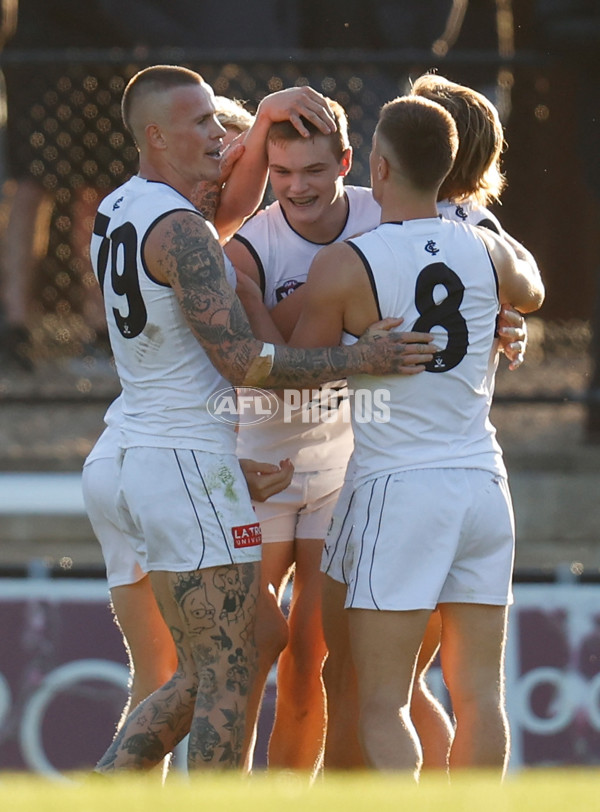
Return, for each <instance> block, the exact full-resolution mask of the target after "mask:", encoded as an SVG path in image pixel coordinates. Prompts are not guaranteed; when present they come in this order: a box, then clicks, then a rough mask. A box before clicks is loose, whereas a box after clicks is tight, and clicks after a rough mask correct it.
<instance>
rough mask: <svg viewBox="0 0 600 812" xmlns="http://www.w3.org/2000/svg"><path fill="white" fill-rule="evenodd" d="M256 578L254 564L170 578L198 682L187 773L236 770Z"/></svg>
mask: <svg viewBox="0 0 600 812" xmlns="http://www.w3.org/2000/svg"><path fill="white" fill-rule="evenodd" d="M259 577H260V565H259V564H242V565H231V566H223V567H213V568H209V569H206V570H202V571H198V572H193V573H174V574H172V575H171V588H172V594H173V596H174V597H175V600H176V602H177V604H178V606H179V610H180V614H181V617H182V618H183V625H184V627H185V629H186V633H187V635H188V641H189V644H190V650H191V653H192V657H193V659H194V663H195V665H196V670H197V673H198V678H199V679H198V693H197V697H196V707H195V712H194V719H193V722H192V725H191V730H190V738H189V746H188V766H189V768H190V769H206V768H216V769H223V768H232V767H234V768H237V767H239V766H241V763H242V749H243V739H244V731H245V719H246V705H247V702H248V693H249V689H250V684H251V681H252V679H253V675H254V670H255V668H256V648H255V643H254V618H255V612H256V600H257V595H258V588H259Z"/></svg>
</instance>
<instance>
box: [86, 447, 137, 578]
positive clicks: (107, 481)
mask: <svg viewBox="0 0 600 812" xmlns="http://www.w3.org/2000/svg"><path fill="white" fill-rule="evenodd" d="M119 469H120V465H119V461H118V457H117V456H113V457H100V458H97V459H94V460H93V461H92V462H89V463H86V464H85V465H84V467H83V472H82V475H81V486H82V490H83V501H84V504H85V509H86V511H87V515H88V517H89V520H90V524H91V525H92V529H93V531H94V534H95V535H96V538H97V539H98V541H99V542H100V547H101V548H102V556H103V557H104V564H105V566H106V578H107V581H108V586H109V588H110V589H112V588H113V587H115V586H127V585H128V584H135V583H136V582H137V581H139V580H141V579H142V578H143V577H144V575H145V574H146V564H145V561H144V554H143V550H142V549H139V550H138V549H137V548H138V547H140V539H139V536H138V534H137V533H136V531H135V528H133V527H127V528H125V527H123V526H122V523H121V515H120V512H119V510H118V509H117V494H118V484H119Z"/></svg>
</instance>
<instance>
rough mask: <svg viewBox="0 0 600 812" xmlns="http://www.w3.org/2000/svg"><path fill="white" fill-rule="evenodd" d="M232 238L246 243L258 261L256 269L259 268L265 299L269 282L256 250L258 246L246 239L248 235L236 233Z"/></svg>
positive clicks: (261, 287) (243, 243)
mask: <svg viewBox="0 0 600 812" xmlns="http://www.w3.org/2000/svg"><path fill="white" fill-rule="evenodd" d="M231 239H232V240H239V242H241V243H242V245H245V246H246V248H247V249H248V251H249V252H250V254H251V255H252V258H253V259H254V261H255V262H256V269H257V270H258V277H259V283H260V290H261V293H262V295H263V299H264V298H265V290H266V287H267V283H266V280H265V269H264V267H263V264H262V262H261V259H260V257H259V255H258V253H257V252H256V248H255V247H254V246H253V245H252V243H251V242H250V241H249V240H247V239H246V237H242V235H241V234H234V235H233V237H232V238H231Z"/></svg>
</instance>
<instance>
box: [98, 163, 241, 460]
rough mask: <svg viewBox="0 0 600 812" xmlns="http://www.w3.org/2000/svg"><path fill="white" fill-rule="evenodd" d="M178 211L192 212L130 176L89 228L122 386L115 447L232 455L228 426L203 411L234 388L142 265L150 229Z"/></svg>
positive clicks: (169, 191) (182, 201) (161, 189)
mask: <svg viewBox="0 0 600 812" xmlns="http://www.w3.org/2000/svg"><path fill="white" fill-rule="evenodd" d="M182 209H187V210H190V211H193V212H195V213H197V211H196V209H195V208H194V206H193V205H192V203H190V201H189V200H187V198H185V197H183V196H182V195H180V194H179V192H177V191H176V190H175V189H173V188H172V187H170V186H167V185H166V184H164V183H157V182H152V181H147V180H144V179H142V178H139V177H133V178H131V179H130V180H129V181H127V183H125V184H123V186H121V187H120V188H118V189H117V190H115V191H114V192H112V193H111V194H109V195H108V196H107V197H105V198H104V200H103V201H102V203H101V204H100V206H99V209H98V215H97V217H96V221H95V224H94V234H93V236H92V242H91V259H92V264H93V268H94V273H95V274H96V276H97V278H98V280H99V282H100V287H101V288H102V290H103V293H104V300H105V307H106V316H107V322H108V329H109V336H110V342H111V347H112V350H113V354H114V357H115V363H116V366H117V371H118V373H119V378H120V380H121V385H122V387H123V393H122V399H121V400H122V409H123V416H122V421H121V438H120V445H121V447H122V448H130V447H133V446H153V447H163V448H194V449H200V450H203V451H210V452H215V453H219V454H223V453H235V432H234V430H233V427H232V426H229V425H228V424H226V423H221V422H219V421H217V420H215V419H214V417H213V416H211V414H210V413H209V411H208V410H207V401H208V400H209V398H210V396H211V395H212V394H213V393H215V392H218V391H221V390H229V392H230V394H231V396H232V397H233V390H232V388H231V385H230V384H229V382H228V381H227V380H225V378H223V376H222V375H221V374H220V373H219V372H218V371H217V370H216V369H215V367H214V366H213V364H212V363H211V361H210V360H209V358H208V356H207V354H206V353H205V351H204V350H203V349H202V346H201V345H200V343H199V342H198V341H197V340H196V339H195V338H194V336H193V334H192V331H191V330H190V328H189V327H188V325H187V324H186V322H185V320H184V317H183V313H182V311H181V308H180V307H179V304H178V302H177V299H176V297H175V294H174V293H173V290H172V289H171V287H170V286H169V285H166V284H161V283H159V282H156V281H155V280H153V279H152V278H151V277H150V276H149V274H148V272H147V269H146V268H145V266H144V262H143V260H142V250H143V245H144V240H145V238H146V236H147V234H148V232H149V230H150V229H151V228H152V226H153V225H154V224H155V223H156V222H157V221H158V220H160V219H161V218H162V217H164V216H165V215H167V214H169V213H171V212H174V211H177V210H182ZM197 214H198V217H200V216H201V215H200V214H199V213H197ZM208 225H209V226H210V224H208ZM210 228H211V229H212V226H210ZM213 230H214V229H213ZM215 238H216V232H215Z"/></svg>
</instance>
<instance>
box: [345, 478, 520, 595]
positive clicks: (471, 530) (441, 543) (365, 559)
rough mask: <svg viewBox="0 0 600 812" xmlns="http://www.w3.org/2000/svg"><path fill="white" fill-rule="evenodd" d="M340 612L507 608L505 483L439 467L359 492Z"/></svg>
mask: <svg viewBox="0 0 600 812" xmlns="http://www.w3.org/2000/svg"><path fill="white" fill-rule="evenodd" d="M352 513H353V519H354V528H353V531H352V539H351V542H350V544H351V546H352V547H353V556H354V558H353V562H352V570H351V573H350V579H349V587H348V596H347V599H346V606H347V607H352V608H362V609H381V610H391V611H403V610H411V609H434V608H435V607H436V606H437V605H438V604H439V603H479V604H489V605H494V606H505V605H507V604H510V603H512V585H511V584H512V571H513V561H514V545H515V533H514V516H513V510H512V504H511V498H510V492H509V489H508V483H507V481H506V479H505V478H504V477H502V476H499V475H497V474H494V473H491V472H489V471H482V470H479V469H465V468H456V469H451V468H447V469H445V468H441V469H439V468H437V469H420V470H414V471H403V472H400V473H395V474H389V475H385V476H381V477H379V478H377V479H374V480H371V481H368V482H366V483H364V484H362V485H361V486H360V487H359V488H357V490H356V492H355V497H354V503H353V506H352Z"/></svg>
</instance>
